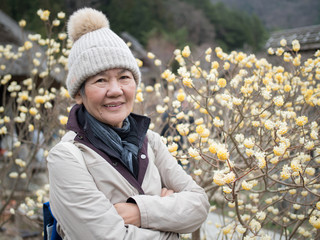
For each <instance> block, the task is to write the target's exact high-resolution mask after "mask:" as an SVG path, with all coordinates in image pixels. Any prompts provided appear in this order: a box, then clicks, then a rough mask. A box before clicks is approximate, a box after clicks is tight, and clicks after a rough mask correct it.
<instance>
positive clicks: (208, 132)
mask: <svg viewBox="0 0 320 240" xmlns="http://www.w3.org/2000/svg"><path fill="white" fill-rule="evenodd" d="M199 135H200V137H202V138H207V137H209V135H210V130H209V129H208V128H205V129H204V130H203V132H202V133H200V134H199Z"/></svg>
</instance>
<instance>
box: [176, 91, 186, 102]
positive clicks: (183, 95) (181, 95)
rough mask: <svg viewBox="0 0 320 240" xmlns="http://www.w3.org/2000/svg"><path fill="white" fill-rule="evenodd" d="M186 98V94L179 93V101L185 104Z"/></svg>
mask: <svg viewBox="0 0 320 240" xmlns="http://www.w3.org/2000/svg"><path fill="white" fill-rule="evenodd" d="M185 98H186V94H185V93H184V92H183V91H181V92H179V93H178V95H177V100H178V101H180V102H183V101H184V99H185Z"/></svg>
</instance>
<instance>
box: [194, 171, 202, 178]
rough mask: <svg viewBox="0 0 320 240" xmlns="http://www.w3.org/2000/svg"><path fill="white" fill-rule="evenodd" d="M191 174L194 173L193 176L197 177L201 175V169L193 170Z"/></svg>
mask: <svg viewBox="0 0 320 240" xmlns="http://www.w3.org/2000/svg"><path fill="white" fill-rule="evenodd" d="M193 173H194V175H196V176H199V175H201V174H202V170H201V169H195V170H194V171H193Z"/></svg>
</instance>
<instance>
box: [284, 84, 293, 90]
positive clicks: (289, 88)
mask: <svg viewBox="0 0 320 240" xmlns="http://www.w3.org/2000/svg"><path fill="white" fill-rule="evenodd" d="M283 90H284V91H285V92H290V91H291V86H290V85H288V84H286V85H285V86H284V87H283Z"/></svg>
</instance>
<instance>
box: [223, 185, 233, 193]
mask: <svg viewBox="0 0 320 240" xmlns="http://www.w3.org/2000/svg"><path fill="white" fill-rule="evenodd" d="M223 192H224V193H227V194H229V193H231V192H232V189H231V188H229V187H228V186H224V187H223Z"/></svg>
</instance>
